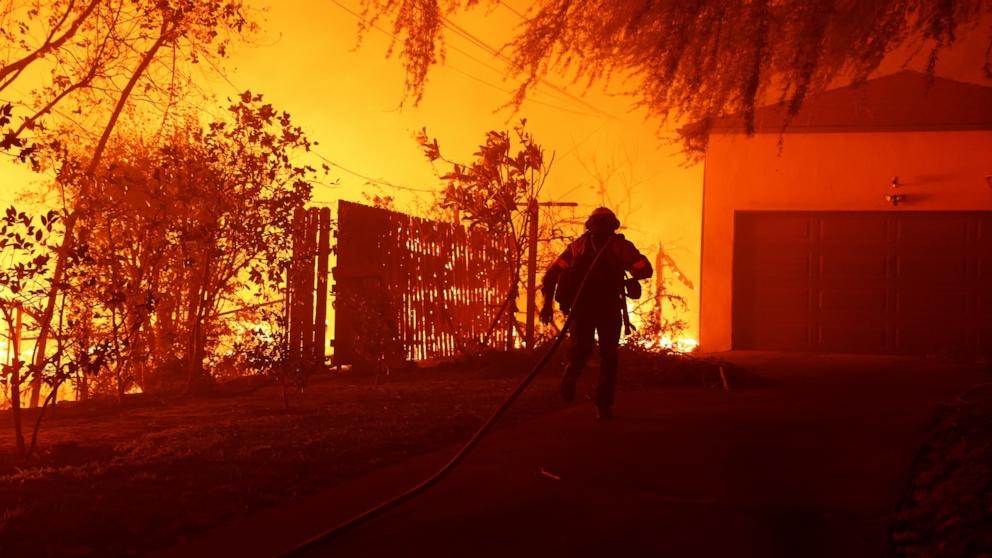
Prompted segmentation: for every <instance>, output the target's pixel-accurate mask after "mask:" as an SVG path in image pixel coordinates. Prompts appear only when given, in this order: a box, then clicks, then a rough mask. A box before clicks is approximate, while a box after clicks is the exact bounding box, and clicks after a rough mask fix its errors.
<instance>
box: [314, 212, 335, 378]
mask: <svg viewBox="0 0 992 558" xmlns="http://www.w3.org/2000/svg"><path fill="white" fill-rule="evenodd" d="M318 225H319V231H318V239H317V303H316V315H315V316H314V320H315V322H316V335H315V339H314V355H315V356H316V358H317V362H319V363H321V364H323V363H324V358H325V357H326V356H327V355H326V352H325V350H326V347H327V267H328V264H327V261H328V257H329V255H330V252H331V208H329V207H322V208H320V213H319V219H318Z"/></svg>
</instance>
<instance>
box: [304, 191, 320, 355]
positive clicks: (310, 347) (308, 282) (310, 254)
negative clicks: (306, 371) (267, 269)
mask: <svg viewBox="0 0 992 558" xmlns="http://www.w3.org/2000/svg"><path fill="white" fill-rule="evenodd" d="M317 225H318V220H317V208H315V207H311V208H310V209H308V210H307V216H306V226H307V228H306V237H305V239H304V249H303V258H301V261H300V263H301V265H302V266H303V269H302V270H301V273H300V282H301V285H300V286H301V290H302V292H301V293H300V295H301V296H302V301H301V302H302V305H303V307H302V309H301V313H300V316H301V318H302V325H303V327H302V331H303V356H304V358H307V359H310V358H312V357H313V355H314V338H315V335H316V331H315V328H314V312H313V299H314V296H313V279H314V277H313V276H314V272H313V266H314V256H315V255H316V252H317Z"/></svg>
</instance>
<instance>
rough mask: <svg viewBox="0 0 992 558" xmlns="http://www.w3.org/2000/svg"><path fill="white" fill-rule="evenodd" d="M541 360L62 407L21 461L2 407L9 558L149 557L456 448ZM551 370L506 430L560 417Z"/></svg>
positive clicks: (694, 367)
mask: <svg viewBox="0 0 992 558" xmlns="http://www.w3.org/2000/svg"><path fill="white" fill-rule="evenodd" d="M532 361H533V358H531V357H527V356H526V355H516V356H501V357H495V358H491V359H489V360H482V361H476V362H471V363H465V364H462V365H458V366H444V367H438V368H434V369H413V370H404V371H398V372H396V373H394V374H392V375H390V376H388V377H383V378H380V379H379V380H380V381H379V382H378V383H377V382H376V379H375V378H372V377H362V376H355V375H349V374H342V375H338V376H335V377H327V376H325V377H323V378H321V379H317V380H315V381H314V382H313V383H312V385H311V386H310V387H309V388H308V389H307V390H306V393H305V394H301V395H294V396H292V397H291V409H290V411H289V412H285V411H283V410H282V408H281V398H280V396H279V391H278V389H276V388H274V387H267V388H264V389H260V390H258V391H254V392H251V393H241V394H238V393H237V392H238V391H239V389H240V388H238V387H232V386H228V387H227V388H225V389H224V390H222V393H220V394H217V395H216V396H214V397H211V398H199V399H173V400H160V399H155V398H151V397H131V398H129V399H128V400H127V401H125V403H124V404H122V405H121V404H117V403H116V402H105V403H100V402H87V403H86V404H81V405H75V406H73V405H67V406H63V405H60V406H59V407H58V408H56V409H55V410H54V412H52V414H50V415H49V418H48V419H46V422H45V425H44V427H43V430H42V437H41V445H42V449H43V452H42V455H41V456H40V458H36V459H32V460H29V461H25V460H22V459H18V458H16V457H14V455H13V436H12V435H11V431H10V426H9V425H10V413H9V412H0V557H2V558H7V557H8V556H17V557H20V556H90V555H94V556H116V555H134V554H143V553H145V552H147V551H149V550H151V549H155V548H161V547H165V546H169V545H172V544H175V543H176V542H178V541H181V540H183V539H185V538H188V537H190V536H192V535H195V534H197V533H202V532H204V531H206V530H208V529H210V528H213V527H216V526H218V525H220V524H222V523H224V522H225V521H230V520H235V519H236V518H238V517H243V516H245V515H246V514H251V513H255V512H257V511H258V510H260V509H264V508H267V507H272V506H281V505H287V503H291V502H294V501H300V500H301V498H302V497H304V496H307V495H311V494H314V493H316V492H319V491H321V490H324V489H327V487H329V486H335V485H340V484H341V483H342V482H344V481H346V480H347V479H351V478H355V477H357V476H360V475H363V474H366V473H368V472H370V471H374V470H377V469H380V468H382V467H384V466H387V465H389V464H393V463H401V462H405V461H408V460H410V459H411V458H414V457H415V456H417V455H422V454H425V453H430V452H433V451H437V450H439V449H442V448H445V447H450V446H451V445H452V444H455V443H458V442H460V441H462V440H464V439H466V438H467V437H468V436H469V435H470V434H471V433H472V432H473V431H474V430H475V429H476V428H477V427H478V426H479V424H481V422H482V421H483V419H484V418H485V417H486V416H488V414H489V413H490V412H491V411H492V410H493V409H494V408H495V407H496V406H497V404H498V403H499V402H500V401H501V400H502V399H503V398H504V397H505V396H506V394H507V393H509V392H510V391H511V390H512V388H513V386H515V385H516V383H517V381H518V380H519V379H520V378H521V377H522V376H523V375H524V374H525V373H526V372H527V370H528V369H529V367H530V365H531V363H532ZM627 361H628V364H630V366H628V373H627V376H626V384H627V386H628V387H629V388H633V387H634V386H637V385H642V386H643V385H658V384H661V385H667V386H673V385H676V386H693V388H694V390H698V391H703V389H701V388H702V387H703V386H704V385H708V386H710V387H712V386H714V385H717V384H719V376H718V375H716V374H715V371H714V369H713V367H712V366H710V365H699V364H685V363H683V361H673V360H671V359H668V360H664V361H658V360H651V361H648V360H644V359H631V358H628V359H627ZM557 374H558V372H556V371H555V370H548V372H547V373H546V374H545V375H544V376H542V377H541V378H540V379H539V380H538V381H537V382H536V383H535V384H534V385H533V386H532V388H531V389H530V390H529V391H528V392H527V393H526V394H525V395H524V397H523V398H522V399H521V400H520V402H519V404H518V405H516V406H515V407H514V408H513V409H512V410H511V412H510V413H509V414H508V415H507V416H506V421H505V424H507V425H513V424H515V423H516V424H519V423H521V422H523V421H525V420H527V419H529V418H532V417H534V416H537V415H540V414H542V413H546V412H548V411H552V410H555V409H560V408H561V407H562V403H561V402H560V401H558V397H557V383H556V381H557V380H556V376H557ZM740 377H742V374H741V373H737V374H735V378H738V379H739V378H740ZM29 414H30V413H29ZM29 418H30V417H29ZM267 529H269V530H272V531H273V532H281V531H284V529H282V528H280V527H279V526H269V527H267ZM246 540H247V539H246ZM218 555H230V553H228V552H226V551H222V552H220V554H218Z"/></svg>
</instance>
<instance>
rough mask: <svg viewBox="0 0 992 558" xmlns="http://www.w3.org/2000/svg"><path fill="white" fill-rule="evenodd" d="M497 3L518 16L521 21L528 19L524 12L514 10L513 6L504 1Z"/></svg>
mask: <svg viewBox="0 0 992 558" xmlns="http://www.w3.org/2000/svg"><path fill="white" fill-rule="evenodd" d="M496 3H498V4H499V5H500V6H503V7H504V8H506V9H507V10H510V11H511V12H513V13H515V14H517V17H519V18H520V19H526V18H527V16H526V15H525V14H524V13H523V12H521V11H520V10H518V9H516V8H514V7H513V6H511V5H509V4H507V3H506V2H505V1H504V0H496Z"/></svg>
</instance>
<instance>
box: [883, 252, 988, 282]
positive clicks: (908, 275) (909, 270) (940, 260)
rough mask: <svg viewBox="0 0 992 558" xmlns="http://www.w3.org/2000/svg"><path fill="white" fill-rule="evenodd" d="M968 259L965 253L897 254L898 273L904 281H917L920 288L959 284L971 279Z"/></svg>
mask: <svg viewBox="0 0 992 558" xmlns="http://www.w3.org/2000/svg"><path fill="white" fill-rule="evenodd" d="M968 260H969V259H968V257H967V256H965V255H940V254H918V255H917V254H914V255H911V256H897V257H896V259H895V261H896V274H897V276H898V278H899V279H900V280H901V281H903V282H904V283H908V282H916V283H918V284H919V285H920V288H926V286H928V285H959V284H961V283H964V282H967V281H968V280H969V279H970V277H969V275H970V273H969V269H968V267H969V261H968ZM972 262H974V260H973V259H972Z"/></svg>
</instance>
